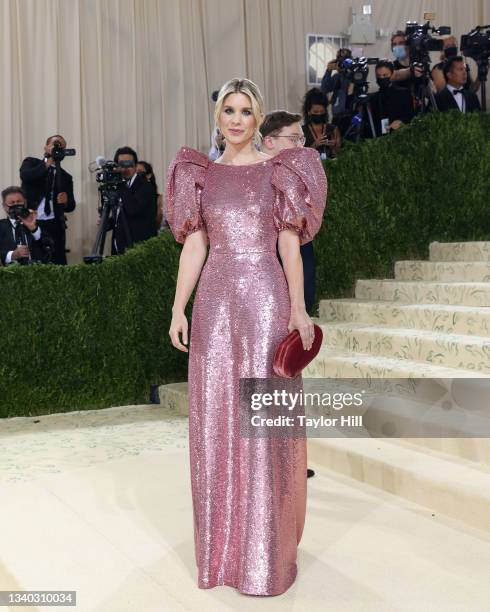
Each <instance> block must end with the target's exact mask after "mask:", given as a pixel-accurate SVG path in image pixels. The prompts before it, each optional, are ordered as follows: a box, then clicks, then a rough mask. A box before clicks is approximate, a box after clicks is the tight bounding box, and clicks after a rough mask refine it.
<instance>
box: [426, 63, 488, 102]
mask: <svg viewBox="0 0 490 612" xmlns="http://www.w3.org/2000/svg"><path fill="white" fill-rule="evenodd" d="M443 72H444V78H445V79H446V87H444V88H443V89H442V90H441V91H440V92H439V93H437V94H436V95H435V100H436V104H437V108H438V109H439V110H440V111H448V110H451V109H458V110H460V111H461V112H462V113H470V112H472V111H479V110H481V106H480V101H479V100H478V96H477V95H476V94H475V93H473V92H472V91H470V90H469V89H465V84H466V82H467V79H468V73H467V72H466V64H465V61H464V58H463V57H461V55H456V56H455V57H451V58H450V59H448V60H447V61H446V62H445V63H444V66H443Z"/></svg>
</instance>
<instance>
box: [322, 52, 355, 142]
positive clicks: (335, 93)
mask: <svg viewBox="0 0 490 612" xmlns="http://www.w3.org/2000/svg"><path fill="white" fill-rule="evenodd" d="M348 58H352V51H351V50H350V49H347V48H345V49H339V50H338V52H337V56H336V58H335V59H334V60H332V61H331V62H328V64H327V69H326V71H325V74H324V75H323V79H322V84H321V90H322V91H323V93H325V94H330V93H331V94H332V97H331V104H332V123H333V124H334V125H335V126H337V127H338V128H339V130H340V133H341V135H342V136H344V135H345V133H346V131H347V130H348V129H349V127H350V124H351V120H352V101H353V94H354V83H353V82H352V81H351V80H350V79H349V78H348V77H347V76H346V74H345V70H344V66H343V63H344V61H345V60H346V59H348Z"/></svg>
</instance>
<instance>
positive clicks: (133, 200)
mask: <svg viewBox="0 0 490 612" xmlns="http://www.w3.org/2000/svg"><path fill="white" fill-rule="evenodd" d="M114 163H115V164H116V166H117V167H116V171H117V172H120V173H121V178H122V181H121V182H120V183H119V184H118V185H117V188H116V193H117V197H118V201H119V205H118V206H117V208H116V209H115V211H114V212H113V213H112V214H111V216H110V218H109V219H108V221H107V226H106V229H107V230H109V229H112V248H111V254H112V255H122V254H123V253H124V251H125V250H126V249H128V248H130V247H131V246H132V245H133V244H134V243H136V242H143V241H144V240H148V238H151V237H153V236H156V235H157V224H156V218H157V194H156V188H155V185H154V184H152V183H151V182H149V181H147V180H146V177H145V176H142V175H141V174H138V173H137V172H136V169H137V164H138V155H137V154H136V151H135V150H134V149H132V148H131V147H121V148H119V149H118V150H117V151H116V152H115V154H114Z"/></svg>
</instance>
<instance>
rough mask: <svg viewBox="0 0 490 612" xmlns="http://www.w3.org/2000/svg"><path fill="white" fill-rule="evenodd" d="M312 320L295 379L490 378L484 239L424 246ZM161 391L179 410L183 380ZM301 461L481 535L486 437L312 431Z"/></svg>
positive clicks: (488, 413)
mask: <svg viewBox="0 0 490 612" xmlns="http://www.w3.org/2000/svg"><path fill="white" fill-rule="evenodd" d="M315 322H316V323H318V324H319V325H320V326H321V327H322V330H323V333H324V343H323V346H322V349H321V351H320V353H319V354H318V356H317V358H316V359H315V360H314V361H313V362H312V363H311V364H310V365H309V366H308V367H307V368H306V369H305V370H304V372H303V377H304V378H361V379H366V380H372V379H376V378H403V379H420V378H424V379H425V378H428V379H435V380H439V381H441V380H446V381H447V380H451V379H467V378H482V379H487V378H490V242H470V243H437V242H435V243H432V244H431V245H430V260H429V261H400V262H397V263H396V264H395V278H394V279H383V280H359V281H358V282H357V284H356V290H355V298H354V299H335V300H332V299H327V300H322V301H321V302H320V308H319V316H318V318H315ZM475 382H476V381H475ZM160 397H161V401H162V403H171V404H172V405H173V406H174V407H177V408H178V409H179V410H180V411H181V412H182V413H183V414H186V413H187V387H186V383H178V384H174V385H166V386H165V387H161V388H160ZM488 404H489V408H488V409H487V408H486V407H485V411H484V412H485V414H484V417H486V418H490V397H489V402H488ZM487 431H488V428H487ZM308 461H309V464H310V463H311V464H317V465H319V466H323V467H326V468H328V469H330V470H334V471H335V472H338V473H341V474H343V475H345V476H348V477H350V478H351V479H353V481H354V482H355V481H359V482H362V483H367V484H369V485H372V486H373V487H376V488H378V489H381V490H383V491H387V492H389V493H392V494H394V495H397V496H400V497H403V498H405V499H408V500H410V501H412V502H415V503H418V504H420V505H422V506H424V507H426V508H429V509H431V510H432V512H433V513H434V514H442V515H445V516H448V517H451V518H453V519H457V520H459V521H461V522H462V523H464V524H465V525H467V526H470V527H474V528H477V529H481V530H484V531H486V532H490V438H475V437H469V438H398V439H394V438H370V437H368V438H352V437H351V438H333V437H331V438H313V437H311V438H309V439H308Z"/></svg>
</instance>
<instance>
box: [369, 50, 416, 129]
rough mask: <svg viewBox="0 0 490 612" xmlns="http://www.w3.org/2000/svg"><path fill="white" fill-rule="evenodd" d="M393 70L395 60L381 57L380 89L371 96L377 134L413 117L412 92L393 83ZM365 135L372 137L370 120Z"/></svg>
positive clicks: (377, 72) (400, 124)
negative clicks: (391, 60)
mask: <svg viewBox="0 0 490 612" xmlns="http://www.w3.org/2000/svg"><path fill="white" fill-rule="evenodd" d="M393 70H394V68H393V62H390V61H389V60H387V59H381V60H379V61H378V63H377V64H376V69H375V71H376V83H377V84H378V87H379V90H378V91H376V92H374V93H373V94H371V95H370V96H369V106H370V109H371V113H372V117H373V123H374V129H375V131H376V136H381V135H384V134H389V133H390V132H391V131H393V130H397V129H398V128H400V127H401V126H402V125H403V124H405V123H410V121H411V120H412V118H413V109H412V104H411V96H410V92H409V91H408V90H407V89H406V88H402V87H397V86H396V85H395V84H394V83H393V81H392V80H391V77H392V76H393ZM364 137H365V138H371V137H372V133H371V128H370V125H369V123H368V122H366V123H365V125H364Z"/></svg>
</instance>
